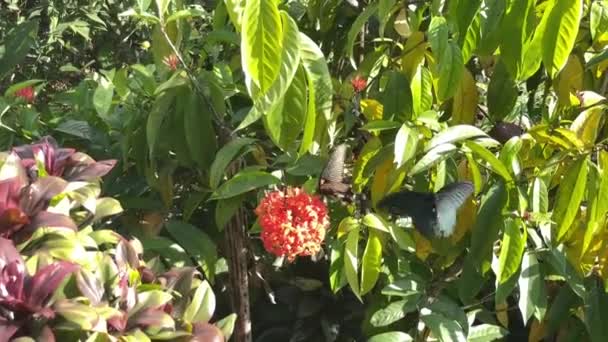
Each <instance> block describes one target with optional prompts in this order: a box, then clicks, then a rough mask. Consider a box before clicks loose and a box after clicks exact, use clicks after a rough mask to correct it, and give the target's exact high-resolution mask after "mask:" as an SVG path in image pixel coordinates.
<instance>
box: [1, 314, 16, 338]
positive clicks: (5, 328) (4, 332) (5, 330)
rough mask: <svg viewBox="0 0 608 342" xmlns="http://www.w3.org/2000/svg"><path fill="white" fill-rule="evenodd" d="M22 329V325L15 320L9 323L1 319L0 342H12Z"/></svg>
mask: <svg viewBox="0 0 608 342" xmlns="http://www.w3.org/2000/svg"><path fill="white" fill-rule="evenodd" d="M19 328H20V323H19V322H16V321H14V320H11V321H8V320H6V319H4V318H2V317H0V341H10V340H11V337H13V335H15V333H16V332H17V330H19Z"/></svg>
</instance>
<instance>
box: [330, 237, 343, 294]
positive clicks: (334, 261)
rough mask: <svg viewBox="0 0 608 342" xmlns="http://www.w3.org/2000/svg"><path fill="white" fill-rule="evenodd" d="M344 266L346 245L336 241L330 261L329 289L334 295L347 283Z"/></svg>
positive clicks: (332, 246) (332, 245) (333, 243)
mask: <svg viewBox="0 0 608 342" xmlns="http://www.w3.org/2000/svg"><path fill="white" fill-rule="evenodd" d="M344 265H345V261H344V243H343V242H341V241H339V240H337V239H336V240H334V241H333V242H332V244H331V253H330V261H329V288H330V289H331V291H332V293H334V294H335V293H338V291H339V290H340V289H341V288H342V287H344V286H345V285H346V283H347V280H346V267H345V266H344Z"/></svg>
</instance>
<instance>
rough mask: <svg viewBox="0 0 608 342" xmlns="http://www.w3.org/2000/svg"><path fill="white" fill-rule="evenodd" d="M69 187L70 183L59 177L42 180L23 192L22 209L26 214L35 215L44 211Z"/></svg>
mask: <svg viewBox="0 0 608 342" xmlns="http://www.w3.org/2000/svg"><path fill="white" fill-rule="evenodd" d="M67 185H68V182H66V181H65V180H63V179H61V178H59V177H53V176H48V177H44V178H40V179H38V180H37V181H36V182H34V183H32V184H30V185H29V186H28V187H26V188H25V190H24V191H23V192H22V194H21V201H20V205H21V208H22V209H23V211H24V212H25V213H26V214H28V215H35V214H36V213H37V212H39V211H41V210H44V209H45V208H46V207H47V206H48V202H49V201H50V200H51V199H52V198H53V197H55V196H56V195H58V194H60V193H61V192H62V191H63V190H64V189H65V187H66V186H67Z"/></svg>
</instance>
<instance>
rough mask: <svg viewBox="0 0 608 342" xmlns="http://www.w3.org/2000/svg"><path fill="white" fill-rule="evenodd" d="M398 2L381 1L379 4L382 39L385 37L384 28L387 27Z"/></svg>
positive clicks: (390, 0) (394, 0)
mask: <svg viewBox="0 0 608 342" xmlns="http://www.w3.org/2000/svg"><path fill="white" fill-rule="evenodd" d="M396 2H397V0H380V1H379V2H378V18H379V19H380V29H379V31H380V32H379V33H380V37H384V27H385V26H386V24H387V22H388V20H389V18H390V16H391V14H392V13H393V7H394V6H395V3H396Z"/></svg>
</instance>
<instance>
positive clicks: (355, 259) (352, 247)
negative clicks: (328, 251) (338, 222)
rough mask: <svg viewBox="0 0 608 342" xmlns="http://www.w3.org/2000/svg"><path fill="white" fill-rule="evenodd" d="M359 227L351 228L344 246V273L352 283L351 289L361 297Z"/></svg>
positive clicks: (350, 283)
mask: <svg viewBox="0 0 608 342" xmlns="http://www.w3.org/2000/svg"><path fill="white" fill-rule="evenodd" d="M358 247H359V228H358V227H357V228H354V229H352V230H350V231H349V232H348V234H347V238H346V245H345V248H344V273H345V274H346V280H347V281H348V284H349V285H350V288H351V290H352V291H353V293H354V294H355V296H357V298H359V300H362V299H361V294H360V293H359V276H358V274H359V272H358V270H359V254H358V253H359V252H358V249H359V248H358Z"/></svg>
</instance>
